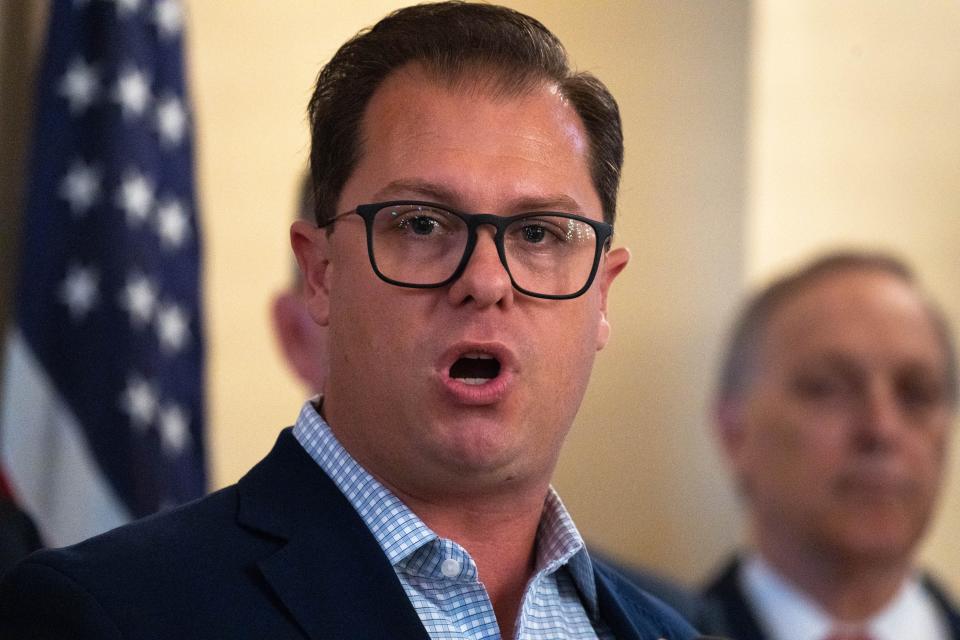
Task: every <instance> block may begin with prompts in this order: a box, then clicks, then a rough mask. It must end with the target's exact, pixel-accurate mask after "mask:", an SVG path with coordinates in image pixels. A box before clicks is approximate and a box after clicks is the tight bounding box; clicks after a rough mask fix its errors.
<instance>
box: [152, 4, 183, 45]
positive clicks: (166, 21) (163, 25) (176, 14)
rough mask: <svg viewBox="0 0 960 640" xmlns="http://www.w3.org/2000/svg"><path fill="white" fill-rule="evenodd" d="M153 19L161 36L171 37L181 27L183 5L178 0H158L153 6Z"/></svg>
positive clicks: (177, 33) (176, 33)
mask: <svg viewBox="0 0 960 640" xmlns="http://www.w3.org/2000/svg"><path fill="white" fill-rule="evenodd" d="M153 21H154V22H156V23H157V29H159V30H160V35H161V37H164V38H173V37H175V36H177V35H179V33H180V31H181V30H182V29H183V7H182V6H180V2H179V1H178V0H160V2H158V3H157V4H156V6H155V7H154V8H153Z"/></svg>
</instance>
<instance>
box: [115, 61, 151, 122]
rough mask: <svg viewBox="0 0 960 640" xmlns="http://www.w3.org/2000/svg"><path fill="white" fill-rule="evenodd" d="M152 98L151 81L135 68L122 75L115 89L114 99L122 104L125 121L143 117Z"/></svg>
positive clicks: (128, 69)
mask: <svg viewBox="0 0 960 640" xmlns="http://www.w3.org/2000/svg"><path fill="white" fill-rule="evenodd" d="M151 98H152V96H151V95H150V81H149V80H148V79H147V76H146V74H145V73H143V72H142V71H140V70H139V69H134V68H127V69H125V70H124V71H122V72H121V73H120V77H119V78H117V84H116V85H115V86H114V88H113V99H114V100H116V101H117V102H119V103H120V109H121V110H122V111H123V119H124V120H130V119H131V118H135V117H140V116H142V115H143V112H144V111H146V110H147V103H148V102H150V100H151Z"/></svg>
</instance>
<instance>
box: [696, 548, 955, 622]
mask: <svg viewBox="0 0 960 640" xmlns="http://www.w3.org/2000/svg"><path fill="white" fill-rule="evenodd" d="M739 573H740V561H739V560H738V559H736V558H734V559H733V560H732V561H730V562H729V563H728V564H727V565H726V566H725V567H724V569H723V570H722V571H721V572H720V574H719V575H718V576H717V577H716V578H715V579H714V580H712V581H711V582H710V583H709V584H707V586H706V588H705V589H704V591H703V595H704V598H705V599H706V601H707V603H708V606H709V607H710V608H711V609H712V612H713V614H714V615H712V617H711V623H710V624H703V625H702V626H701V630H702V631H706V632H710V633H719V634H726V635H728V636H730V637H731V638H736V639H737V640H765V639H766V635H765V634H764V632H763V631H762V630H761V628H760V623H759V622H758V621H757V618H756V615H755V614H754V612H753V608H752V607H751V606H750V603H749V601H748V600H747V596H746V594H745V593H744V592H743V589H741V588H740V578H739ZM923 587H924V588H925V589H926V590H927V592H928V593H930V595H931V596H932V597H933V600H934V602H936V604H937V607H939V609H940V612H941V614H942V615H943V619H944V620H945V621H946V623H947V627H948V629H949V631H950V637H951V638H953V640H960V611H958V610H957V607H956V606H955V605H954V604H953V603H952V602H951V601H950V598H949V597H948V596H947V594H946V592H945V591H944V590H943V589H941V588H940V587H939V586H938V585H937V584H936V583H935V582H934V581H933V579H932V578H930V577H929V576H925V577H924V579H923Z"/></svg>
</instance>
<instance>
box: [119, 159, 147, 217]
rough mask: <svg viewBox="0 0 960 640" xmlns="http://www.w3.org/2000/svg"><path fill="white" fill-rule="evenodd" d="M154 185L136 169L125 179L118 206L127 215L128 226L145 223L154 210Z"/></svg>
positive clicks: (125, 176)
mask: <svg viewBox="0 0 960 640" xmlns="http://www.w3.org/2000/svg"><path fill="white" fill-rule="evenodd" d="M153 197H154V196H153V185H152V184H151V183H150V181H149V180H148V179H147V177H146V176H145V175H143V174H142V173H140V172H139V171H137V170H136V169H130V170H128V171H127V173H126V174H125V175H124V177H123V182H122V183H121V184H120V188H119V190H118V191H117V196H116V203H117V206H118V207H119V208H121V209H123V210H124V211H126V213H127V224H129V225H131V226H137V225H140V224H142V223H143V221H144V220H146V219H147V216H149V215H150V210H151V209H153Z"/></svg>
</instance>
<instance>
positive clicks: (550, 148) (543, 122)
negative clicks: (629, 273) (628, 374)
mask: <svg viewBox="0 0 960 640" xmlns="http://www.w3.org/2000/svg"><path fill="white" fill-rule="evenodd" d="M362 134H363V135H362V140H363V142H362V158H361V159H360V161H359V163H358V165H357V167H356V169H355V170H354V172H353V174H352V176H351V177H350V179H349V180H348V181H347V183H346V185H345V187H344V189H343V192H342V194H341V197H340V201H339V203H338V211H349V210H351V209H353V208H354V207H356V206H357V205H360V204H365V203H371V202H381V201H387V200H400V199H407V200H426V201H431V202H435V203H438V204H442V205H446V206H449V207H452V208H455V209H458V210H461V211H469V212H478V213H479V212H483V213H494V214H497V215H504V216H505V215H512V214H517V213H521V212H527V211H532V210H554V211H564V212H568V213H576V214H580V215H584V216H588V217H590V218H593V219H596V220H602V212H601V207H600V201H599V198H598V195H597V193H596V190H595V189H594V186H593V183H592V181H591V179H590V172H589V166H588V159H587V158H588V155H587V154H588V139H587V137H586V134H585V132H584V130H583V126H582V124H581V122H580V119H579V117H578V116H577V115H576V112H575V111H574V110H573V108H572V107H570V106H569V105H568V104H567V103H566V102H565V101H564V100H563V99H562V98H560V97H559V96H558V94H557V93H556V92H555V91H554V90H553V89H552V87H549V86H544V87H543V88H541V89H537V90H534V91H532V92H531V93H530V94H528V95H523V96H519V97H506V98H504V97H497V98H495V97H491V95H490V94H489V93H488V92H486V91H485V90H483V89H481V88H479V87H473V88H470V87H468V88H466V89H464V88H462V87H460V88H456V89H451V88H449V87H447V86H446V85H442V84H438V83H437V82H435V81H434V80H432V79H431V78H429V77H428V76H427V75H425V74H424V73H423V72H422V71H421V70H419V68H417V67H415V66H413V67H407V68H404V69H401V70H399V71H397V72H395V73H394V74H393V75H391V76H390V77H388V78H387V80H386V81H385V82H384V84H383V85H382V86H381V87H380V88H379V89H378V90H377V92H376V93H375V94H374V96H373V98H372V100H371V102H370V104H369V106H368V107H367V111H366V114H365V118H364V126H363V131H362ZM301 228H302V229H303V232H302V233H301V234H299V235H300V236H301V238H300V240H298V239H297V236H298V232H297V230H296V229H297V228H296V227H295V230H294V245H295V247H296V248H297V251H298V257H299V259H300V262H301V265H302V266H305V269H306V270H307V289H308V297H309V301H308V304H309V305H310V308H311V312H312V315H313V316H314V318H315V319H317V320H318V321H319V322H320V323H321V324H329V328H330V377H329V381H328V384H327V387H326V395H325V398H324V406H323V413H324V416H325V417H326V418H327V420H328V422H329V423H330V425H331V427H332V429H333V430H334V432H335V433H336V434H337V436H338V438H340V440H341V441H342V442H343V443H344V445H345V446H346V447H347V449H348V450H349V451H350V452H351V453H352V454H353V455H354V456H355V457H356V458H357V459H358V460H359V461H360V462H361V463H362V464H364V465H365V466H366V467H367V468H368V469H369V470H370V471H371V472H373V473H374V474H375V475H377V476H378V477H379V478H380V479H381V480H383V481H385V482H386V483H387V484H388V485H390V486H392V487H393V488H394V489H395V490H400V491H402V492H404V493H406V494H416V495H420V496H421V497H428V496H434V495H437V494H464V493H470V494H476V492H477V491H487V492H500V491H514V490H516V488H517V486H518V485H519V486H523V485H524V484H526V485H527V486H535V485H531V483H536V485H539V484H545V483H546V482H547V481H548V479H549V476H550V473H551V472H552V469H553V467H554V464H555V462H556V458H557V455H558V453H559V450H560V446H561V443H562V441H563V438H564V436H565V434H566V432H567V430H568V429H569V427H570V425H571V423H572V421H573V418H574V415H575V414H576V411H577V408H578V407H579V404H580V400H581V398H582V396H583V393H584V390H585V387H586V385H587V381H588V378H589V375H590V370H591V367H592V364H593V358H594V355H595V353H596V351H597V350H599V349H601V348H602V347H603V346H604V344H605V342H606V339H607V335H608V331H609V328H608V325H607V322H606V297H607V290H608V287H609V285H610V283H611V281H612V280H613V278H614V277H615V276H616V274H617V273H619V271H620V270H621V269H622V268H623V267H624V266H625V264H626V261H627V257H628V256H627V253H626V251H625V250H622V249H621V250H614V251H611V252H609V253H608V254H607V255H606V256H604V257H603V258H602V261H601V266H600V271H599V273H598V275H597V278H596V281H595V282H594V284H593V286H592V287H591V288H590V289H589V290H588V291H587V292H586V293H585V294H584V295H582V296H581V297H579V298H576V299H572V300H561V301H556V300H543V299H536V298H531V297H528V296H525V295H523V294H520V293H519V292H517V291H516V290H514V289H513V288H512V286H511V283H510V279H509V277H508V275H507V273H506V271H505V270H504V268H503V265H502V264H501V263H500V260H499V258H498V255H497V251H496V248H495V246H494V242H493V229H492V228H490V227H482V228H481V229H480V230H479V238H478V242H477V246H476V248H475V250H474V253H473V255H472V257H471V258H470V262H469V264H468V266H467V268H466V271H465V272H464V273H463V275H462V276H461V277H460V278H459V279H458V280H457V281H455V282H454V283H452V284H450V285H448V286H446V287H443V288H439V289H407V288H401V287H397V286H393V285H390V284H387V283H385V282H383V281H381V280H380V279H378V278H377V276H376V275H375V274H374V272H373V270H372V269H371V266H370V262H369V259H368V257H367V248H366V235H365V230H364V224H363V221H362V219H361V218H360V217H359V216H355V215H351V216H347V217H345V218H343V219H340V220H338V221H337V223H336V225H335V227H334V231H333V233H331V234H330V235H329V236H326V237H324V234H323V232H311V231H309V230H308V229H307V228H306V227H301ZM307 238H309V240H307ZM298 245H299V246H298ZM477 355H483V356H484V357H489V356H492V357H494V358H496V359H497V361H498V362H499V372H498V373H497V374H496V377H495V378H493V379H491V380H489V381H487V382H485V383H483V384H481V385H472V384H467V383H466V382H464V381H463V380H461V379H458V377H457V376H456V375H452V374H451V366H452V365H453V364H454V363H455V362H457V361H458V359H461V358H463V357H464V356H477Z"/></svg>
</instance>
